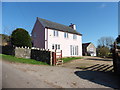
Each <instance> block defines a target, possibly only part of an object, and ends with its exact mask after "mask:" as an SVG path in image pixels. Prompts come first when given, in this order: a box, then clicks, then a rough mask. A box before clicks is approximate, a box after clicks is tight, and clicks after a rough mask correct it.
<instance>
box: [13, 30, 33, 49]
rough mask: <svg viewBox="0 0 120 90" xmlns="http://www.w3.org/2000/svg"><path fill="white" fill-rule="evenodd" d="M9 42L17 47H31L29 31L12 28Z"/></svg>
mask: <svg viewBox="0 0 120 90" xmlns="http://www.w3.org/2000/svg"><path fill="white" fill-rule="evenodd" d="M11 43H12V45H15V46H17V47H22V46H23V47H24V46H27V47H31V46H32V43H31V37H30V35H29V33H28V32H27V31H26V30H25V29H22V28H17V29H16V30H14V31H13V32H12V34H11Z"/></svg>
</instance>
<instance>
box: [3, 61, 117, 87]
mask: <svg viewBox="0 0 120 90" xmlns="http://www.w3.org/2000/svg"><path fill="white" fill-rule="evenodd" d="M83 60H84V59H83ZM93 60H94V59H93ZM77 61H78V63H79V61H81V59H79V60H77ZM93 62H95V61H93ZM73 64H74V61H73ZM2 66H3V67H2V68H3V69H2V73H3V74H2V78H3V80H2V81H3V82H2V87H3V88H119V85H118V77H117V76H114V75H112V74H108V73H107V74H106V73H102V72H95V71H83V70H81V69H76V68H69V67H64V66H45V65H30V64H20V63H10V62H7V61H3V63H2ZM73 66H74V65H73Z"/></svg>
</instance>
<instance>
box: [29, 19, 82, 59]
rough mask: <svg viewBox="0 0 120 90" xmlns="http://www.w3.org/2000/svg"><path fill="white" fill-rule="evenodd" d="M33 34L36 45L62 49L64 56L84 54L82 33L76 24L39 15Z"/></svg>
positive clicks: (51, 49) (52, 49) (50, 48)
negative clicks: (52, 20) (51, 19)
mask: <svg viewBox="0 0 120 90" xmlns="http://www.w3.org/2000/svg"><path fill="white" fill-rule="evenodd" d="M31 34H32V42H33V46H34V47H37V48H44V49H49V50H50V51H54V50H55V49H57V50H62V54H63V55H62V56H63V57H70V56H82V34H80V33H79V32H77V31H76V26H75V24H71V25H70V26H65V25H62V24H59V23H55V22H51V21H48V20H45V19H42V18H38V17H37V20H36V23H35V25H34V28H33V30H32V33H31Z"/></svg>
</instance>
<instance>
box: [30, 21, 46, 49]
mask: <svg viewBox="0 0 120 90" xmlns="http://www.w3.org/2000/svg"><path fill="white" fill-rule="evenodd" d="M32 42H33V46H34V47H37V48H45V29H44V27H43V26H42V24H41V23H40V22H39V21H38V20H36V23H35V25H34V28H33V31H32Z"/></svg>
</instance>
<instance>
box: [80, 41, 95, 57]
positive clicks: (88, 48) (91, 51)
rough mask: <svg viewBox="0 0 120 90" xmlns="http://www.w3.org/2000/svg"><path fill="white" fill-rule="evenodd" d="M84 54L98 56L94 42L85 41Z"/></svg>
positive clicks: (83, 45)
mask: <svg viewBox="0 0 120 90" xmlns="http://www.w3.org/2000/svg"><path fill="white" fill-rule="evenodd" d="M82 52H83V56H86V55H88V56H96V47H95V46H94V44H93V43H91V42H90V43H83V44H82Z"/></svg>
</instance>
